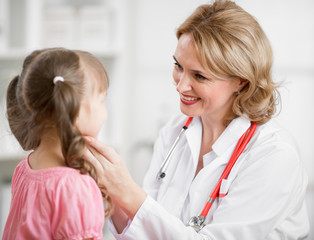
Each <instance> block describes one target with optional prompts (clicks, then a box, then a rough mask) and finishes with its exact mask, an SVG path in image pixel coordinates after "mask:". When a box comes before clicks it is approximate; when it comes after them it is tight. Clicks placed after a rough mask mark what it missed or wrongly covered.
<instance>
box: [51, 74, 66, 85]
mask: <svg viewBox="0 0 314 240" xmlns="http://www.w3.org/2000/svg"><path fill="white" fill-rule="evenodd" d="M59 81H61V82H64V78H63V77H61V76H56V77H54V79H53V84H56V82H59Z"/></svg>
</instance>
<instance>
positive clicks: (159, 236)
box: [109, 116, 309, 240]
mask: <svg viewBox="0 0 314 240" xmlns="http://www.w3.org/2000/svg"><path fill="white" fill-rule="evenodd" d="M186 119H187V117H186V116H178V117H176V118H174V119H172V121H170V122H169V123H168V124H167V125H166V126H165V127H164V128H163V129H162V130H161V132H160V136H159V137H158V139H157V141H156V143H155V147H154V155H153V159H152V162H151V165H150V167H149V170H148V172H147V174H146V176H145V179H144V186H143V188H144V190H145V191H146V192H147V194H148V197H147V198H146V200H145V201H144V203H143V204H142V206H141V207H140V209H139V210H138V212H137V213H136V215H135V217H134V219H133V221H129V225H128V226H127V227H126V228H125V229H124V231H123V232H122V233H121V234H117V233H116V230H115V229H114V227H113V225H112V224H109V227H110V229H111V231H112V232H113V234H114V235H115V237H116V239H125V240H131V239H132V240H191V239H193V240H194V239H196V240H197V239H203V240H205V239H206V240H207V239H208V240H222V239H227V240H235V239H243V240H246V239H247V240H252V239H254V240H259V239H268V240H275V239H291V240H292V239H293V240H296V239H306V236H307V235H308V233H309V221H308V216H307V210H306V207H305V192H306V187H307V177H306V174H305V172H304V169H303V165H302V162H301V160H300V157H299V153H298V150H297V149H296V145H295V143H294V141H293V139H292V138H291V136H290V135H289V134H288V133H287V131H285V130H283V129H282V128H280V127H279V126H278V125H276V123H275V122H274V121H273V120H271V121H269V122H267V123H265V124H262V125H258V126H257V129H256V131H255V133H254V135H253V137H252V139H251V141H250V142H249V144H248V145H247V147H246V149H245V150H244V152H243V153H242V155H241V156H240V157H239V159H238V161H237V162H236V164H235V165H234V167H233V169H232V170H231V172H230V174H229V176H228V178H227V179H226V180H224V181H223V182H222V185H221V188H220V193H219V194H220V196H221V197H218V198H216V200H215V202H214V204H213V206H212V208H211V210H210V212H209V214H208V216H207V218H206V220H205V223H206V226H205V227H204V228H203V229H202V230H201V231H200V232H198V233H197V232H196V231H195V230H194V229H193V228H191V227H189V226H187V222H188V221H189V219H190V218H191V217H192V216H198V215H199V214H200V213H201V211H202V209H203V207H204V205H205V203H206V201H207V200H208V197H209V195H210V194H211V192H212V190H213V189H214V187H215V186H216V184H217V181H218V179H219V178H220V175H221V173H222V172H223V170H224V168H225V166H226V164H227V162H228V161H229V158H230V156H231V154H232V152H233V150H234V148H235V146H236V144H237V141H238V140H239V138H240V137H241V135H242V134H243V133H244V132H245V131H246V130H247V129H248V128H249V126H250V121H249V120H247V119H245V118H237V119H234V120H233V121H232V122H231V123H230V124H229V126H228V127H227V128H226V129H225V131H224V132H223V133H222V134H221V136H220V137H219V138H218V139H217V141H216V142H215V143H214V145H213V146H212V149H213V150H212V151H211V152H209V153H207V154H205V155H204V156H203V164H204V168H203V169H202V170H201V171H200V172H199V173H198V174H197V176H196V177H195V178H194V176H195V171H196V168H197V164H198V159H199V152H200V146H201V139H202V124H201V120H200V118H199V117H195V118H194V119H193V121H192V122H191V124H190V126H189V128H188V129H187V131H186V132H185V135H184V136H183V137H182V138H181V140H180V142H179V143H178V145H177V148H176V150H175V152H174V154H173V156H172V158H171V162H170V164H169V166H168V169H167V171H166V174H167V175H166V177H165V178H164V179H162V180H161V181H157V180H156V175H157V173H158V171H159V169H160V166H161V164H162V161H163V160H164V159H165V157H166V155H167V153H168V151H169V149H170V148H171V146H172V144H173V142H174V141H175V139H176V137H177V136H178V134H179V132H180V130H181V129H182V126H183V125H184V123H185V121H186Z"/></svg>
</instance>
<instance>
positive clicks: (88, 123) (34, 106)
mask: <svg viewBox="0 0 314 240" xmlns="http://www.w3.org/2000/svg"><path fill="white" fill-rule="evenodd" d="M108 84H109V83H108V77H107V73H106V70H105V69H104V67H103V65H102V64H101V63H100V62H99V60H97V59H96V58H95V57H94V56H93V55H91V54H90V53H87V52H84V51H79V50H73V51H72V50H67V49H64V48H50V49H43V50H38V51H34V52H33V53H31V54H30V55H29V56H27V57H26V59H25V61H24V64H23V69H22V73H21V75H20V76H16V77H15V78H14V79H13V80H12V81H11V83H10V85H9V87H8V90H7V116H8V120H9V125H10V128H11V131H12V133H13V134H14V136H15V137H16V139H17V140H18V141H19V143H20V145H21V146H22V148H23V149H24V150H33V149H36V148H37V147H38V146H39V145H40V143H41V139H42V137H43V135H44V134H47V132H48V133H50V132H54V133H55V134H56V136H58V137H59V140H60V143H61V148H62V154H63V156H64V159H65V162H66V164H67V165H68V166H70V167H73V168H76V169H79V170H80V171H81V172H82V173H89V174H90V175H91V176H92V177H94V178H95V180H96V181H97V179H96V174H95V173H94V168H93V167H92V166H91V165H90V164H89V163H88V162H86V161H84V159H83V158H82V156H83V152H84V150H85V147H86V142H85V140H84V138H83V135H91V136H93V137H96V136H97V134H98V132H99V131H100V128H101V126H102V124H103V122H104V120H105V119H106V116H107V112H106V108H105V106H104V103H103V101H104V98H105V96H106V92H107V88H108Z"/></svg>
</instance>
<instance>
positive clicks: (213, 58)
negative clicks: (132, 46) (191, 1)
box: [176, 0, 280, 123]
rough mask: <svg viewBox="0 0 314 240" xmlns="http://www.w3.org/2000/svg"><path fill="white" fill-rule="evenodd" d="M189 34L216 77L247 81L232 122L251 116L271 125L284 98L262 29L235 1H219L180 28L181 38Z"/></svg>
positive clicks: (198, 52)
mask: <svg viewBox="0 0 314 240" xmlns="http://www.w3.org/2000/svg"><path fill="white" fill-rule="evenodd" d="M182 34H189V35H190V36H191V38H192V41H193V44H194V46H195V48H196V51H197V54H198V57H199V59H200V62H201V63H202V64H203V66H204V67H205V68H206V69H207V70H208V71H210V72H211V73H212V74H213V75H214V76H215V77H217V78H223V79H229V80H230V79H242V80H247V81H248V83H247V85H246V86H245V87H244V88H243V89H242V90H241V92H240V93H238V94H237V95H236V97H235V100H234V103H233V106H232V112H231V113H230V115H229V116H227V117H226V118H227V120H228V119H229V120H231V119H233V118H235V117H237V116H247V117H248V118H249V119H250V120H251V121H254V122H257V123H264V122H267V121H268V120H269V119H270V118H271V117H272V116H273V114H274V113H275V111H276V108H275V107H276V104H277V100H278V98H280V95H279V92H278V90H277V86H276V84H275V83H274V82H273V80H272V76H271V68H272V49H271V45H270V43H269V40H268V39H267V37H266V35H265V33H264V32H263V30H262V28H261V27H260V25H259V24H258V22H257V21H256V20H255V19H254V17H252V16H251V15H250V14H249V13H247V12H246V11H244V10H243V9H242V8H241V7H239V6H237V5H236V4H235V3H234V2H231V1H224V0H217V1H215V2H214V3H213V4H205V5H201V6H199V7H198V8H197V9H196V10H195V11H194V12H193V13H192V15H191V16H189V17H188V18H187V19H186V20H185V21H184V22H183V23H182V24H181V25H180V26H179V28H178V29H177V32H176V36H177V38H178V39H179V38H180V36H181V35H182Z"/></svg>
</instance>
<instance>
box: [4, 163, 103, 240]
mask: <svg viewBox="0 0 314 240" xmlns="http://www.w3.org/2000/svg"><path fill="white" fill-rule="evenodd" d="M77 206H80V207H79V208H78V207H77ZM21 209H23V210H22V211H21ZM104 218H105V217H104V207H103V200H102V196H101V193H100V191H99V188H98V186H97V184H96V182H95V181H94V180H93V179H92V178H91V177H90V176H89V175H82V174H80V173H79V172H78V171H77V170H75V169H72V168H68V167H54V168H46V169H41V170H32V169H31V168H30V166H29V164H28V158H26V159H24V160H23V161H22V162H21V163H20V164H19V165H18V166H17V168H16V170H15V172H14V175H13V181H12V201H11V207H10V214H9V216H8V220H7V223H6V226H5V230H4V235H3V239H84V238H87V237H89V238H90V237H91V236H93V238H94V239H102V227H103V224H104Z"/></svg>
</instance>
